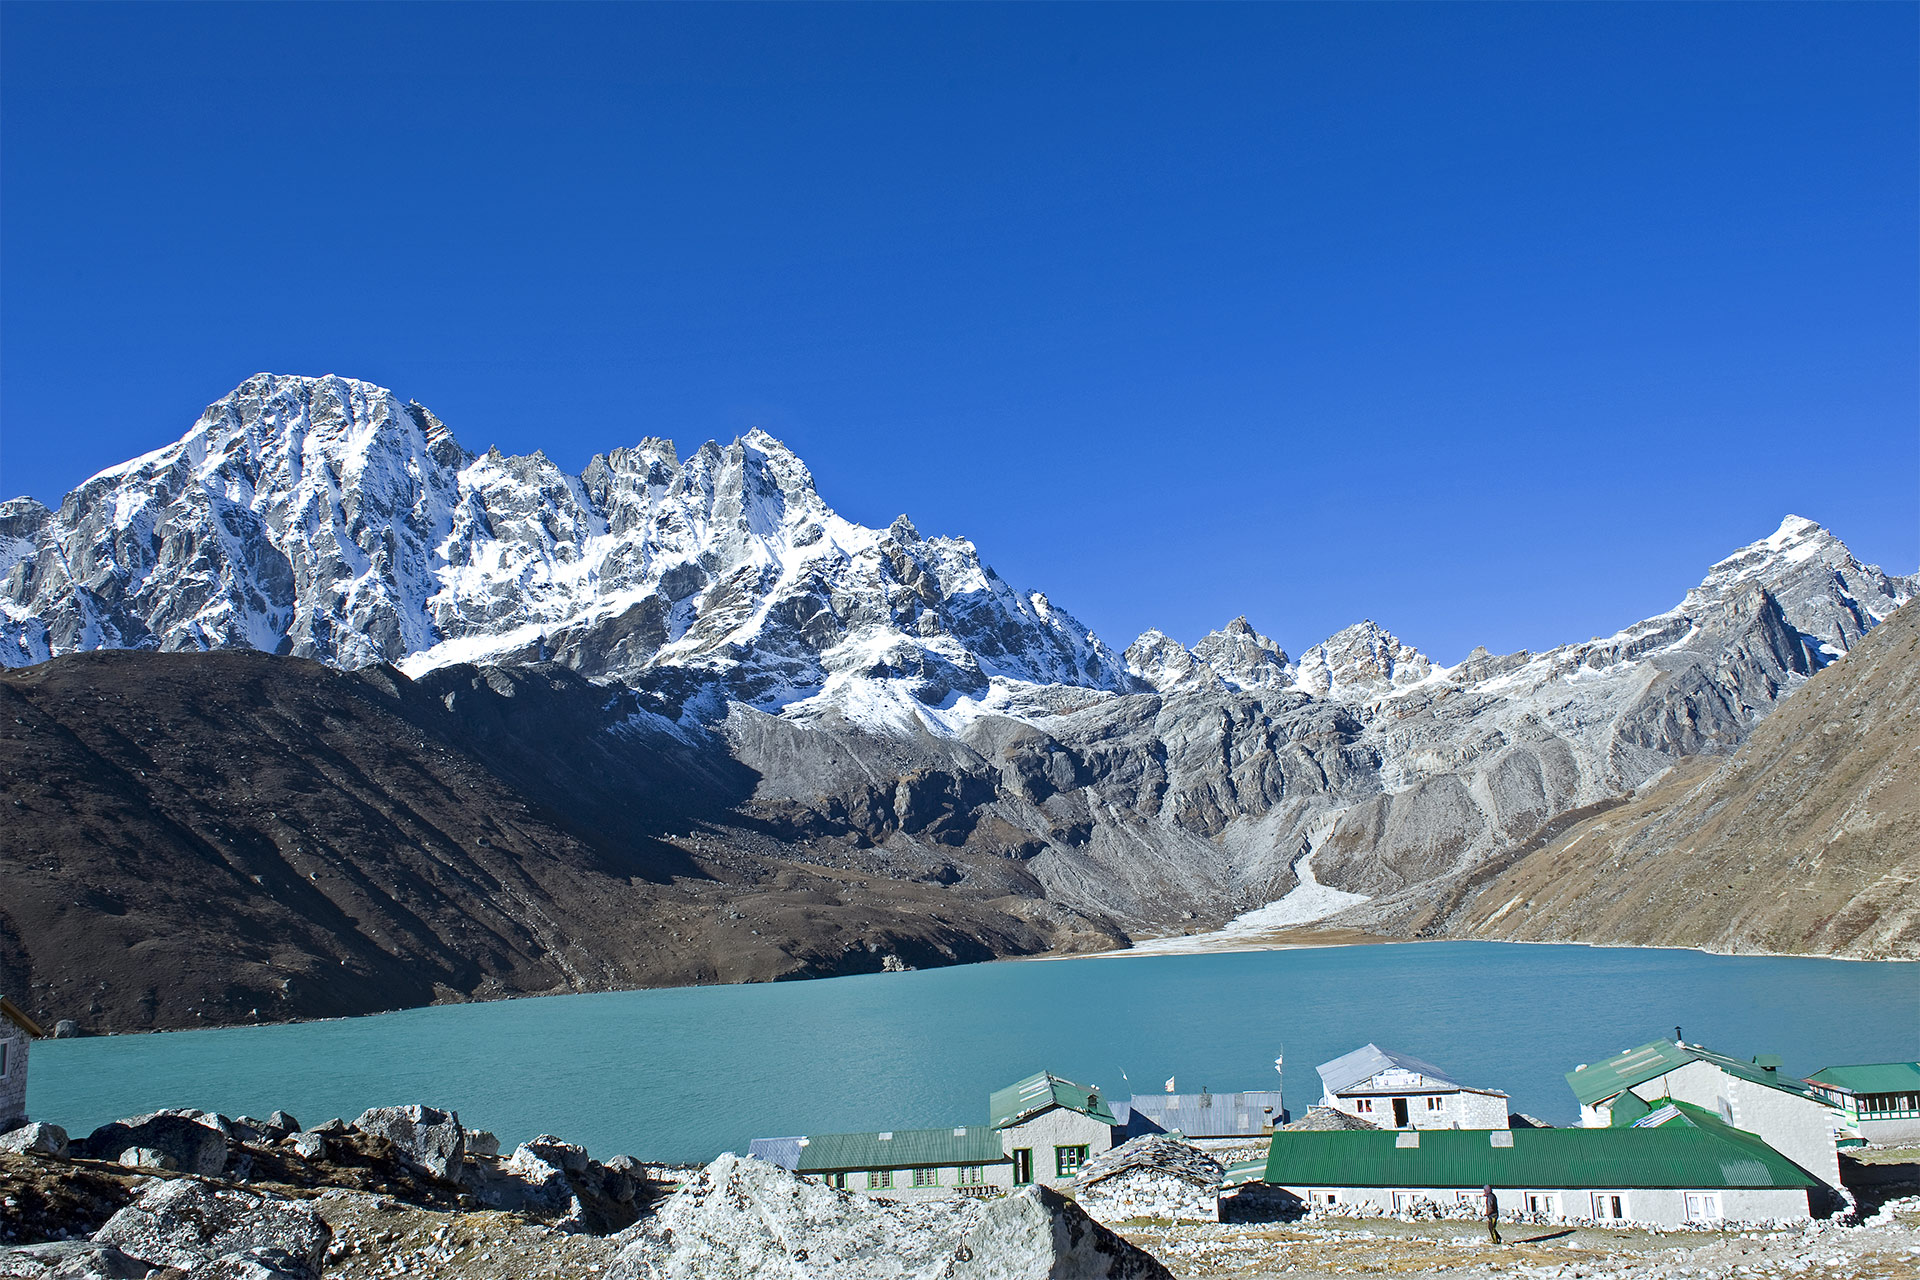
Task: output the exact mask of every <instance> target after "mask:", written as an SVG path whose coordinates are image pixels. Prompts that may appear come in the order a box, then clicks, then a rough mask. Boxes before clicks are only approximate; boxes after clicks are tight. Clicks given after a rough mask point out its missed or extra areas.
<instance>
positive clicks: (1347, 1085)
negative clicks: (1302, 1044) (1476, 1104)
mask: <svg viewBox="0 0 1920 1280" xmlns="http://www.w3.org/2000/svg"><path fill="white" fill-rule="evenodd" d="M1394 1067H1398V1068H1400V1069H1401V1070H1402V1071H1417V1072H1419V1073H1420V1074H1421V1075H1423V1076H1425V1077H1427V1079H1429V1080H1438V1081H1439V1082H1440V1083H1442V1084H1449V1085H1452V1086H1453V1087H1454V1088H1456V1089H1465V1088H1467V1087H1468V1086H1466V1085H1463V1084H1461V1083H1460V1082H1459V1081H1458V1080H1455V1079H1454V1078H1453V1077H1452V1076H1449V1075H1448V1074H1447V1073H1446V1072H1444V1071H1442V1070H1441V1069H1440V1068H1438V1067H1436V1066H1434V1065H1433V1064H1432V1063H1431V1062H1422V1061H1420V1059H1418V1058H1411V1057H1408V1056H1407V1055H1406V1054H1404V1053H1393V1052H1391V1051H1390V1050H1387V1049H1382V1048H1381V1047H1380V1046H1379V1045H1377V1044H1371V1043H1369V1044H1365V1045H1362V1046H1361V1047H1360V1048H1358V1049H1355V1050H1354V1051H1353V1052H1352V1053H1343V1054H1341V1055H1340V1056H1339V1057H1337V1058H1335V1059H1334V1060H1333V1061H1332V1062H1323V1063H1321V1064H1320V1066H1319V1067H1318V1068H1317V1069H1318V1071H1319V1072H1320V1083H1321V1084H1322V1085H1324V1086H1325V1087H1326V1090H1327V1092H1328V1093H1342V1092H1345V1091H1346V1090H1348V1089H1351V1088H1352V1087H1353V1086H1354V1085H1357V1084H1359V1083H1360V1082H1361V1081H1362V1080H1370V1079H1372V1078H1373V1077H1374V1076H1377V1075H1379V1074H1380V1073H1381V1072H1382V1071H1387V1070H1390V1069H1392V1068H1394Z"/></svg>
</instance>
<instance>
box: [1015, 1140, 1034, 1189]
mask: <svg viewBox="0 0 1920 1280" xmlns="http://www.w3.org/2000/svg"><path fill="white" fill-rule="evenodd" d="M1011 1154H1012V1156H1013V1185H1014V1186H1016V1187H1030V1186H1032V1185H1033V1148H1032V1147H1015V1148H1014V1149H1013V1151H1012V1153H1011ZM1023 1169H1024V1171H1025V1173H1026V1177H1024V1178H1023V1177H1021V1176H1020V1175H1021V1172H1022V1170H1023Z"/></svg>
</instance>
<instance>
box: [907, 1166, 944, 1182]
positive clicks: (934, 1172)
mask: <svg viewBox="0 0 1920 1280" xmlns="http://www.w3.org/2000/svg"><path fill="white" fill-rule="evenodd" d="M913 1185H914V1186H916V1187H937V1186H939V1185H940V1171H939V1170H938V1169H926V1168H920V1169H915V1170H914V1171H913Z"/></svg>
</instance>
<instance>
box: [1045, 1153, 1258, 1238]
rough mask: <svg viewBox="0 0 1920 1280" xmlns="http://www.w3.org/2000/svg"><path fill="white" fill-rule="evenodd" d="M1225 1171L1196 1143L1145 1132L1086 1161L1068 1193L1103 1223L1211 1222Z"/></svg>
mask: <svg viewBox="0 0 1920 1280" xmlns="http://www.w3.org/2000/svg"><path fill="white" fill-rule="evenodd" d="M1225 1174H1226V1169H1225V1167H1224V1166H1222V1165H1221V1163H1220V1162H1219V1161H1218V1160H1215V1159H1214V1158H1213V1157H1212V1156H1210V1155H1208V1154H1207V1153H1206V1152H1205V1151H1202V1150H1201V1149H1200V1148H1199V1147H1196V1146H1194V1145H1192V1144H1191V1143H1186V1142H1181V1141H1180V1140H1179V1139H1177V1138H1170V1137H1168V1136H1167V1135H1165V1134H1162V1133H1150V1134H1146V1135H1143V1136H1141V1137H1138V1138H1133V1139H1131V1140H1129V1141H1127V1142H1124V1143H1122V1144H1121V1145H1120V1146H1117V1147H1115V1148H1113V1150H1111V1151H1106V1152H1103V1153H1101V1154H1100V1155H1097V1156H1094V1157H1093V1158H1092V1159H1091V1160H1089V1161H1087V1164H1086V1167H1085V1168H1083V1169H1082V1170H1080V1176H1079V1177H1078V1178H1077V1179H1075V1181H1074V1198H1075V1199H1077V1200H1079V1202H1080V1207H1081V1208H1082V1209H1085V1210H1086V1211H1087V1213H1088V1214H1089V1215H1090V1216H1092V1217H1093V1218H1094V1219H1095V1220H1096V1221H1099V1222H1103V1223H1106V1224H1108V1225H1112V1224H1113V1223H1116V1222H1125V1221H1127V1220H1128V1219H1130V1218H1172V1219H1186V1220H1190V1221H1200V1222H1217V1221H1219V1219H1220V1180H1221V1178H1222V1177H1224V1176H1225Z"/></svg>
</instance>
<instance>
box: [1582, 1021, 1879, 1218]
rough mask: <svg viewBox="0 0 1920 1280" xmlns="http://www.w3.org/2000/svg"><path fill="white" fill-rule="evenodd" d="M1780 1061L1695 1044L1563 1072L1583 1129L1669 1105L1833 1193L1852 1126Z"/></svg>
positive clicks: (1655, 1044)
mask: <svg viewBox="0 0 1920 1280" xmlns="http://www.w3.org/2000/svg"><path fill="white" fill-rule="evenodd" d="M1779 1068H1780V1060H1779V1059H1778V1058H1773V1057H1769V1056H1765V1055H1763V1056H1761V1057H1757V1058H1754V1059H1753V1060H1751V1061H1747V1062H1742V1061H1741V1060H1740V1059H1738V1058H1730V1057H1727V1056H1726V1055H1725V1054H1721V1053H1715V1052H1714V1051H1713V1050H1711V1049H1707V1048H1703V1047H1702V1046H1700V1045H1697V1044H1683V1043H1681V1042H1680V1041H1678V1040H1655V1041H1652V1042H1650V1043H1648V1044H1643V1045H1641V1046H1640V1047H1639V1048H1637V1049H1627V1050H1624V1051H1622V1052H1620V1053H1617V1054H1615V1055H1614V1056H1613V1057H1611V1058H1608V1059H1606V1060H1605V1061H1602V1062H1594V1063H1587V1064H1583V1065H1582V1066H1579V1067H1577V1068H1575V1069H1574V1070H1572V1071H1569V1072H1568V1073H1567V1083H1568V1084H1569V1085H1570V1086H1572V1088H1573V1092H1574V1096H1575V1097H1577V1098H1579V1099H1580V1123H1581V1124H1582V1125H1583V1126H1586V1127H1587V1128H1608V1127H1614V1128H1617V1127H1620V1126H1621V1125H1623V1124H1631V1123H1633V1122H1635V1121H1637V1120H1639V1119H1640V1118H1642V1117H1644V1116H1645V1115H1647V1114H1648V1112H1649V1111H1651V1110H1653V1109H1655V1108H1658V1107H1660V1106H1661V1105H1663V1104H1665V1103H1667V1102H1684V1103H1689V1104H1691V1105H1693V1106H1696V1107H1700V1108H1702V1109H1704V1110H1706V1111H1709V1112H1711V1113H1713V1114H1715V1115H1717V1116H1719V1117H1720V1118H1721V1119H1722V1120H1724V1121H1725V1122H1726V1123H1727V1124H1729V1125H1731V1126H1733V1127H1734V1128H1736V1129H1742V1130H1745V1131H1746V1132H1748V1133H1752V1134H1757V1135H1758V1136H1759V1137H1760V1139H1761V1141H1763V1142H1765V1143H1766V1144H1767V1145H1768V1146H1770V1147H1772V1148H1773V1149H1774V1150H1775V1151H1778V1152H1779V1153H1780V1154H1781V1155H1783V1156H1785V1157H1786V1158H1787V1159H1789V1160H1791V1161H1793V1163H1795V1164H1796V1165H1798V1166H1800V1168H1802V1169H1804V1170H1806V1171H1807V1172H1808V1173H1810V1174H1812V1175H1813V1176H1814V1177H1815V1178H1816V1179H1818V1180H1819V1181H1820V1182H1821V1183H1822V1184H1823V1185H1824V1186H1825V1187H1827V1188H1828V1189H1829V1190H1831V1191H1833V1192H1838V1191H1839V1188H1840V1156H1839V1144H1840V1142H1841V1141H1842V1140H1845V1139H1849V1138H1852V1137H1856V1136H1857V1131H1856V1129H1855V1126H1854V1123H1853V1121H1852V1120H1851V1119H1850V1118H1849V1117H1848V1116H1847V1115H1846V1114H1845V1113H1844V1112H1842V1111H1840V1110H1839V1109H1838V1108H1836V1107H1834V1106H1832V1105H1831V1104H1829V1103H1828V1102H1827V1101H1826V1100H1825V1099H1824V1098H1822V1097H1821V1096H1820V1095H1819V1094H1817V1093H1816V1092H1814V1090H1813V1087H1812V1086H1811V1085H1809V1084H1808V1083H1807V1082H1806V1081H1804V1080H1800V1079H1797V1078H1795V1077H1794V1076H1791V1075H1787V1074H1785V1073H1783V1072H1782V1071H1781V1070H1780V1069H1779Z"/></svg>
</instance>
